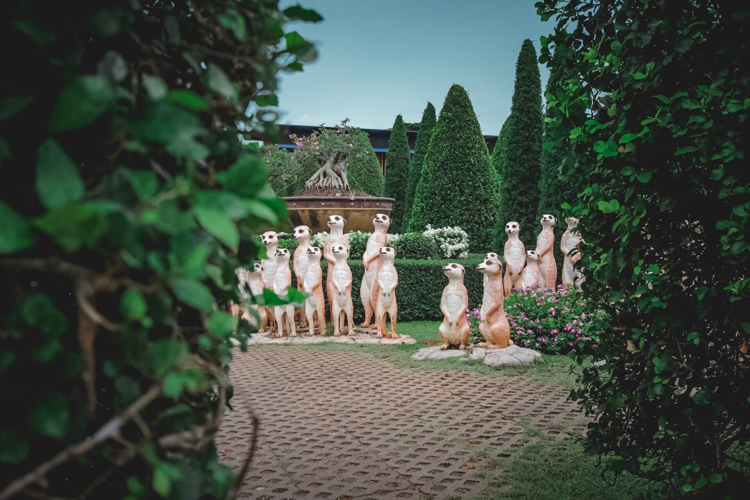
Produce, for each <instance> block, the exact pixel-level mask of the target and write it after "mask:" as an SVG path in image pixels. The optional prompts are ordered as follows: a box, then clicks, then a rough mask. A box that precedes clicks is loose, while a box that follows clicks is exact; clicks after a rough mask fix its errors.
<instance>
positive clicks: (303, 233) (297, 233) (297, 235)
mask: <svg viewBox="0 0 750 500" xmlns="http://www.w3.org/2000/svg"><path fill="white" fill-rule="evenodd" d="M310 236H312V231H311V230H310V228H309V227H307V226H297V227H295V228H294V239H295V240H303V241H304V240H309V239H310Z"/></svg>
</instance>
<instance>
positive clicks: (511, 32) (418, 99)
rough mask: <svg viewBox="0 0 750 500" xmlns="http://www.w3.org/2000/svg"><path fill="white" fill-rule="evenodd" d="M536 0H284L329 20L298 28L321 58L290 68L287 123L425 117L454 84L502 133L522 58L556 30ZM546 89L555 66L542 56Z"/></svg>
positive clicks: (489, 129)
mask: <svg viewBox="0 0 750 500" xmlns="http://www.w3.org/2000/svg"><path fill="white" fill-rule="evenodd" d="M534 2H535V0H517V1H516V0H495V1H491V0H463V1H460V0H459V1H456V0H370V1H365V0H348V1H347V0H299V1H297V0H294V1H289V0H283V1H282V2H280V3H281V5H282V7H287V6H289V5H294V4H296V3H301V4H302V5H303V6H304V7H307V8H312V9H315V10H317V11H318V12H319V13H320V14H321V15H322V16H323V17H324V18H325V20H324V21H322V22H320V23H317V24H309V23H300V22H295V23H293V24H291V25H289V29H290V30H291V29H294V30H297V31H298V32H299V33H300V34H301V35H302V36H304V37H305V38H307V39H308V40H310V41H313V42H315V44H316V45H317V47H318V52H319V57H318V60H317V61H316V62H315V63H312V64H307V65H305V71H304V72H302V73H291V74H290V73H283V74H281V79H282V81H281V91H280V92H279V105H280V107H281V109H282V112H283V116H282V119H281V123H290V124H295V125H319V124H321V123H325V124H326V125H329V126H330V125H335V124H336V123H339V122H340V121H341V120H342V119H344V118H349V119H351V123H352V125H354V126H357V127H362V128H390V127H391V126H392V125H393V121H394V120H395V118H396V115H398V114H399V113H400V114H402V115H403V117H404V120H406V121H408V122H417V121H420V119H421V117H422V111H423V110H424V107H425V105H426V104H427V101H431V102H432V103H433V104H434V105H435V107H436V108H437V110H438V112H439V111H440V108H441V107H442V105H443V100H444V99H445V95H446V94H447V93H448V89H449V88H450V86H451V85H452V84H453V83H458V84H459V85H462V86H463V87H464V88H465V89H466V90H467V91H468V92H469V96H470V98H471V101H472V104H473V105H474V111H475V112H476V113H477V117H478V118H479V124H480V125H481V127H482V133H484V134H485V135H497V134H498V132H499V131H500V127H501V126H502V124H503V122H504V121H505V119H506V118H507V116H508V115H509V114H510V105H511V99H512V96H513V84H514V81H515V65H516V59H517V58H518V52H519V51H520V50H521V43H522V42H523V40H524V39H526V38H529V39H531V40H532V41H533V42H534V46H535V47H536V49H537V53H538V52H539V49H540V42H539V38H540V37H541V36H542V35H547V34H549V33H550V32H551V31H553V28H554V25H553V24H552V23H551V22H546V23H545V22H542V21H541V20H540V19H539V16H537V14H536V9H535V8H534ZM540 71H541V74H542V88H544V86H545V85H546V82H547V76H548V74H549V72H548V71H547V68H546V67H545V66H543V65H540Z"/></svg>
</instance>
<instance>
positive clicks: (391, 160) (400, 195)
mask: <svg viewBox="0 0 750 500" xmlns="http://www.w3.org/2000/svg"><path fill="white" fill-rule="evenodd" d="M410 157H411V154H410V153H409V139H408V137H407V136H406V126H405V125H404V120H403V118H402V117H401V115H398V116H397V117H396V121H395V122H394V123H393V128H392V129H391V136H390V138H389V139H388V158H387V162H386V166H385V196H388V197H390V198H393V199H394V200H395V201H394V202H393V211H392V212H391V221H392V222H391V227H390V231H392V232H394V233H399V232H401V231H402V229H403V227H404V210H405V201H406V200H405V198H406V183H407V178H408V177H409V159H410Z"/></svg>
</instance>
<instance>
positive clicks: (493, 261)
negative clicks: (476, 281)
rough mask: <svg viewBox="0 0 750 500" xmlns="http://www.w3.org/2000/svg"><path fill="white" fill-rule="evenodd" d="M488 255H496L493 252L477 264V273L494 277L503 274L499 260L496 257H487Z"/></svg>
mask: <svg viewBox="0 0 750 500" xmlns="http://www.w3.org/2000/svg"><path fill="white" fill-rule="evenodd" d="M489 255H497V254H496V253H494V252H490V253H488V254H487V255H486V256H485V258H484V260H483V261H482V262H480V263H479V264H477V271H479V272H480V273H482V274H487V275H494V274H497V273H501V272H503V265H502V264H501V263H500V259H498V258H497V257H489Z"/></svg>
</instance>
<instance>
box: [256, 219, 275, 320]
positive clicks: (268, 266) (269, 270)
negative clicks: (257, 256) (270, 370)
mask: <svg viewBox="0 0 750 500" xmlns="http://www.w3.org/2000/svg"><path fill="white" fill-rule="evenodd" d="M260 241H261V242H263V245H265V247H266V257H267V258H266V259H261V261H260V264H261V267H262V268H263V283H265V285H266V288H269V289H271V290H273V282H274V277H275V276H276V268H277V267H278V265H277V264H276V250H278V248H279V235H278V234H276V232H275V231H266V232H265V233H263V234H261V235H260ZM266 315H267V316H268V318H269V325H268V331H269V332H273V331H274V330H276V319H275V317H274V313H273V308H272V307H267V308H266Z"/></svg>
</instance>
